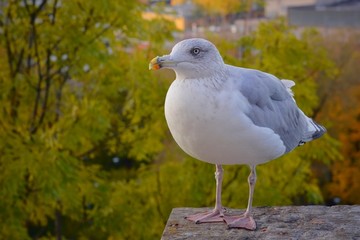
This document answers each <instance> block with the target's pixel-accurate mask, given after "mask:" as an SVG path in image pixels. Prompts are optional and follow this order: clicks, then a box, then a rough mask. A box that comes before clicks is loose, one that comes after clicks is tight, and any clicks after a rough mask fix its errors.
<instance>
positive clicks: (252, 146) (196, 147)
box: [165, 80, 285, 165]
mask: <svg viewBox="0 0 360 240" xmlns="http://www.w3.org/2000/svg"><path fill="white" fill-rule="evenodd" d="M248 107H249V104H248V103H247V100H246V99H245V98H244V96H243V95H242V94H241V93H240V91H237V90H236V88H231V87H229V88H227V89H223V90H217V89H212V88H209V87H205V86H204V85H202V84H201V81H196V80H195V81H193V80H175V81H174V82H173V83H172V85H171V86H170V88H169V90H168V93H167V95H166V100H165V117H166V121H167V123H168V126H169V128H170V132H171V134H172V135H173V137H174V139H175V141H176V142H177V144H178V145H179V146H180V147H181V148H182V149H183V150H184V151H185V152H186V153H188V154H189V155H191V156H192V157H194V158H197V159H199V160H202V161H205V162H209V163H213V164H249V165H257V164H260V163H264V162H267V161H269V160H272V159H274V158H277V157H279V156H281V155H282V154H284V152H285V146H284V144H283V142H282V141H281V139H280V137H279V136H278V135H277V134H275V133H274V132H273V131H272V130H271V129H269V128H263V127H258V126H256V125H254V123H253V122H252V121H251V120H250V119H249V118H248V117H247V116H246V114H245V113H246V112H247V110H248Z"/></svg>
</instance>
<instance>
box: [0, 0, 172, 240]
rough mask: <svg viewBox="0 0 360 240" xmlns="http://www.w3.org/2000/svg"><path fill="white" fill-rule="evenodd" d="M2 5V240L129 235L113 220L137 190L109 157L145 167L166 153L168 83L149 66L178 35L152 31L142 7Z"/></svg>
mask: <svg viewBox="0 0 360 240" xmlns="http://www.w3.org/2000/svg"><path fill="white" fill-rule="evenodd" d="M0 6H1V8H0V53H1V58H0V70H1V71H0V89H1V92H0V106H1V111H0V115H1V116H0V136H1V137H0V202H1V206H0V222H2V224H1V227H0V238H1V239H29V238H30V237H32V238H35V239H38V238H52V239H53V238H54V237H56V238H57V239H61V237H62V236H63V237H66V238H73V239H80V238H91V239H105V238H107V237H111V236H112V237H114V236H117V235H119V234H120V235H121V234H123V233H122V231H123V230H124V229H121V228H120V227H119V225H122V226H128V225H127V224H129V222H127V219H126V218H125V219H116V218H113V219H111V218H108V217H107V215H108V214H109V211H116V210H117V209H124V208H126V207H127V206H124V205H123V204H122V202H121V201H119V202H117V203H116V204H114V205H112V203H113V202H114V199H115V198H114V196H113V192H114V191H115V190H114V189H117V187H118V186H122V187H123V186H124V188H121V189H119V191H118V192H117V193H119V192H120V195H122V194H126V189H129V188H130V187H131V185H129V186H128V185H127V183H126V180H123V179H115V178H113V177H112V175H111V174H109V172H108V171H104V169H105V170H106V163H105V162H104V160H106V159H103V156H101V154H102V152H103V151H105V152H106V153H107V155H113V156H120V157H121V158H118V159H119V160H118V161H117V162H119V161H123V159H128V162H130V163H131V164H132V165H136V164H138V165H139V163H141V162H150V161H151V160H152V159H153V156H154V155H156V154H158V153H159V152H160V151H161V150H162V149H163V145H162V139H163V138H164V130H165V129H166V128H165V127H164V121H163V118H162V99H163V96H164V94H165V86H166V84H164V83H162V82H161V80H158V81H154V80H153V77H151V75H149V73H148V72H147V64H148V59H149V56H150V55H151V52H152V51H153V50H157V51H158V50H159V49H160V47H161V46H162V43H163V42H164V40H166V39H169V38H170V37H171V31H172V29H173V26H172V24H169V23H168V22H167V21H165V20H163V19H155V20H153V21H145V20H142V17H141V11H142V8H143V6H142V5H141V4H139V3H138V2H137V1H120V2H115V1H86V0H75V1H60V0H31V1H30V0H29V1H28V0H23V1H12V0H11V1H0ZM160 32H161V34H160ZM138 39H142V40H145V41H140V40H138ZM147 42H151V45H150V46H148V45H146V43H147ZM154 103H156V104H157V105H154ZM96 157H97V158H100V159H102V162H100V161H96ZM109 161H110V162H111V159H110V160H109ZM113 162H114V163H115V162H116V161H115V160H113ZM115 192H116V191H115ZM109 205H111V206H112V209H111V210H110V209H109V207H108V206H109ZM94 233H96V234H94Z"/></svg>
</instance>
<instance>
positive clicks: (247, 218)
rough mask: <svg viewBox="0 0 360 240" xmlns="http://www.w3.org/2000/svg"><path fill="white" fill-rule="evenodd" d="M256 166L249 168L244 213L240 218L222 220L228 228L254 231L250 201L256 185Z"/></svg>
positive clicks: (254, 223) (254, 224)
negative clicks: (247, 196) (246, 204)
mask: <svg viewBox="0 0 360 240" xmlns="http://www.w3.org/2000/svg"><path fill="white" fill-rule="evenodd" d="M255 167H256V166H250V168H251V172H250V175H249V178H248V182H249V201H248V207H247V209H246V212H245V213H244V214H243V215H241V216H225V217H224V220H225V222H226V223H227V225H228V227H229V228H245V229H248V230H255V229H256V222H255V221H254V219H253V217H252V200H253V195H254V188H255V183H256V171H255Z"/></svg>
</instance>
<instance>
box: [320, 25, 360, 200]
mask: <svg viewBox="0 0 360 240" xmlns="http://www.w3.org/2000/svg"><path fill="white" fill-rule="evenodd" d="M345 36H346V37H345ZM330 39H331V40H330ZM322 45H323V46H325V47H326V48H327V49H328V52H329V56H330V57H331V58H332V59H333V61H335V62H336V64H337V66H339V70H340V71H339V74H338V75H337V77H336V79H335V82H332V83H329V82H327V81H324V80H323V81H320V84H321V85H322V86H323V87H322V88H321V89H320V91H319V94H320V99H321V102H323V105H324V107H323V108H322V109H320V110H319V111H318V112H319V114H318V115H319V117H320V118H321V119H324V121H328V122H331V123H332V124H331V125H330V127H329V132H331V134H332V135H334V136H336V138H338V139H339V140H340V141H341V143H342V145H341V153H342V156H343V161H336V162H335V163H334V164H332V166H331V168H330V173H331V174H329V177H328V179H327V181H326V182H324V184H323V185H324V188H323V190H324V194H325V196H326V198H327V199H328V202H329V203H331V204H334V203H338V202H339V201H340V203H343V204H359V203H360V192H359V189H360V184H359V183H360V158H359V156H360V155H359V152H360V148H359V146H360V145H359V142H360V138H359V136H360V135H359V127H358V126H359V123H360V121H359V119H360V118H359V116H360V112H359V111H360V110H359V106H360V95H359V93H360V88H359V84H360V81H359V74H360V69H359V67H358V66H359V62H360V47H359V33H356V31H350V30H346V31H345V30H343V31H336V32H334V33H333V34H331V35H330V36H329V37H328V38H327V41H324V42H323V43H322ZM339 160H340V159H339ZM334 200H335V201H334Z"/></svg>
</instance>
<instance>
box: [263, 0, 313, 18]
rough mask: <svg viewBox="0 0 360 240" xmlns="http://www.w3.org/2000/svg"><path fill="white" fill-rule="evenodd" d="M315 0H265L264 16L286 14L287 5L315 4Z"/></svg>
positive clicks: (275, 16) (273, 16) (270, 16)
mask: <svg viewBox="0 0 360 240" xmlns="http://www.w3.org/2000/svg"><path fill="white" fill-rule="evenodd" d="M315 2H316V0H267V1H266V4H265V17H266V18H277V17H282V16H287V13H288V8H289V7H296V6H305V5H312V4H315Z"/></svg>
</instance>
